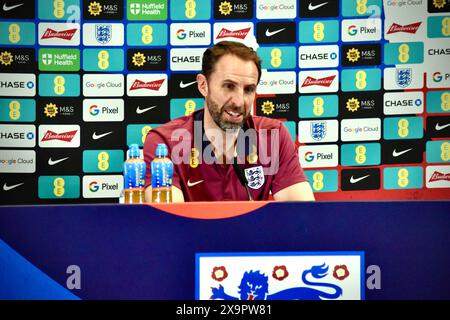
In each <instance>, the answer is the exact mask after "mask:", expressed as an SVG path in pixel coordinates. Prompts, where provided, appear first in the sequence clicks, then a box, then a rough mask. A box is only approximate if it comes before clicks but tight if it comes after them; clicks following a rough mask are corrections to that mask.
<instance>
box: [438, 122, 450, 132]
mask: <svg viewBox="0 0 450 320" xmlns="http://www.w3.org/2000/svg"><path fill="white" fill-rule="evenodd" d="M448 126H450V123H447V124H444V125H443V126H440V125H439V122H438V123H436V127H435V128H436V130H437V131H440V130H442V129H445V128H447V127H448Z"/></svg>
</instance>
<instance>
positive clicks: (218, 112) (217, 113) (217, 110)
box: [206, 98, 250, 132]
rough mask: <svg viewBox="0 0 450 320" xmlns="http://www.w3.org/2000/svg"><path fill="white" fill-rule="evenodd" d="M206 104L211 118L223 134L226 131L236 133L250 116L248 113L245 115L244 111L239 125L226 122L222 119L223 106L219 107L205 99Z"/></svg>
mask: <svg viewBox="0 0 450 320" xmlns="http://www.w3.org/2000/svg"><path fill="white" fill-rule="evenodd" d="M206 103H207V106H208V111H209V114H210V115H211V118H212V119H213V120H214V122H215V123H216V124H217V126H218V127H219V128H220V129H222V130H223V131H225V132H226V131H227V130H232V131H236V130H239V129H241V128H242V127H243V126H244V123H245V121H247V119H248V117H249V116H250V113H245V109H244V114H243V118H242V121H241V122H239V123H234V122H228V121H225V120H224V119H223V114H224V113H225V111H224V110H225V107H226V106H225V105H223V106H222V107H219V105H218V104H217V103H215V102H214V101H212V100H211V99H210V98H207V99H206Z"/></svg>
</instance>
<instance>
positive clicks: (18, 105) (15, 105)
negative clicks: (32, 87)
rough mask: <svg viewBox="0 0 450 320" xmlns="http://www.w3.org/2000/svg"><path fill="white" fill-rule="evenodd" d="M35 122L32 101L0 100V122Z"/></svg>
mask: <svg viewBox="0 0 450 320" xmlns="http://www.w3.org/2000/svg"><path fill="white" fill-rule="evenodd" d="M34 121H36V101H35V100H34V99H0V122H34Z"/></svg>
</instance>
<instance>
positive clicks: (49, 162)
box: [48, 157, 69, 166]
mask: <svg viewBox="0 0 450 320" xmlns="http://www.w3.org/2000/svg"><path fill="white" fill-rule="evenodd" d="M67 159H69V157H65V158H62V159H58V160H52V157H50V158H48V165H49V166H54V165H55V164H57V163H60V162H63V161H64V160H67Z"/></svg>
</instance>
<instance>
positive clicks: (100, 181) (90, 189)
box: [83, 175, 123, 198]
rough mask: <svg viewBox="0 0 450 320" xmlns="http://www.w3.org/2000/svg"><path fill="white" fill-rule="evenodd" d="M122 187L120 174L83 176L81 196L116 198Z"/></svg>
mask: <svg viewBox="0 0 450 320" xmlns="http://www.w3.org/2000/svg"><path fill="white" fill-rule="evenodd" d="M122 189H123V176H122V175H101V176H100V175H99V176H83V198H118V197H119V196H120V192H121V191H122Z"/></svg>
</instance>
